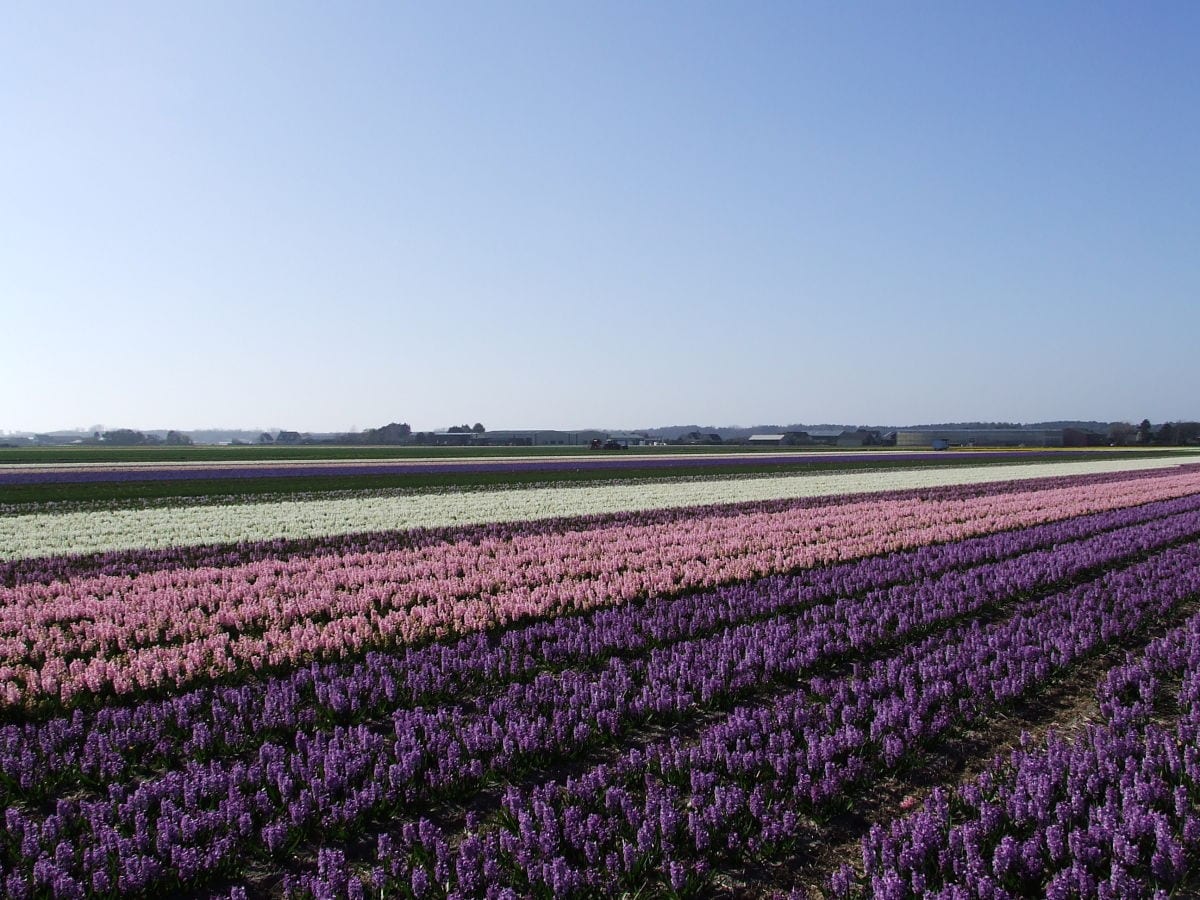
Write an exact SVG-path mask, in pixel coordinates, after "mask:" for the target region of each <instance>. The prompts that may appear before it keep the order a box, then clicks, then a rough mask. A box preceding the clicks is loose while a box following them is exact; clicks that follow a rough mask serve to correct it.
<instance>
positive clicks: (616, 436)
mask: <svg viewBox="0 0 1200 900" xmlns="http://www.w3.org/2000/svg"><path fill="white" fill-rule="evenodd" d="M605 440H609V441H616V442H617V443H618V444H622V445H624V446H626V447H645V446H648V445H650V444H653V443H655V441H654V439H653V438H649V437H647V436H646V435H644V434H638V433H637V432H635V431H610V432H609V433H608V436H607V437H606V438H605Z"/></svg>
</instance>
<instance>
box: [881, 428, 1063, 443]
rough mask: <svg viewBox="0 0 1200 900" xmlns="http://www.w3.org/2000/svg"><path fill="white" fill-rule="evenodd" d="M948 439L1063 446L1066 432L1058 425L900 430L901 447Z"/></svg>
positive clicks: (962, 441)
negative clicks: (1052, 426)
mask: <svg viewBox="0 0 1200 900" xmlns="http://www.w3.org/2000/svg"><path fill="white" fill-rule="evenodd" d="M934 441H945V442H946V443H947V445H948V446H951V447H1061V446H1062V445H1063V433H1062V431H1061V430H1060V429H1056V428H946V429H936V430H931V431H898V432H896V446H897V447H910V448H915V447H926V448H928V447H932V446H933V444H934Z"/></svg>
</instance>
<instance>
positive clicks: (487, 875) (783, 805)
mask: <svg viewBox="0 0 1200 900" xmlns="http://www.w3.org/2000/svg"><path fill="white" fill-rule="evenodd" d="M1198 592H1200V546H1197V545H1195V544H1191V545H1188V546H1186V547H1183V548H1178V549H1174V550H1170V551H1167V552H1165V553H1162V554H1159V555H1158V556H1155V557H1154V558H1152V559H1150V560H1148V561H1145V562H1143V563H1139V564H1136V565H1134V566H1132V567H1130V568H1128V569H1126V570H1122V571H1117V572H1112V573H1109V574H1108V575H1106V576H1105V577H1103V578H1102V579H1100V580H1099V581H1097V582H1094V583H1089V584H1085V585H1081V586H1079V587H1076V588H1073V589H1071V590H1068V591H1065V592H1063V593H1060V594H1057V595H1054V596H1052V597H1049V598H1046V599H1043V600H1038V601H1033V602H1030V603H1028V604H1026V605H1025V606H1023V607H1022V608H1021V609H1019V611H1018V613H1017V614H1016V615H1015V616H1014V617H1013V618H1011V619H1008V620H1005V621H1002V622H998V623H995V624H992V625H986V626H984V625H980V624H979V623H972V624H970V625H967V626H964V627H961V628H956V629H952V630H950V631H948V632H946V633H944V634H939V635H937V636H935V637H932V638H930V639H928V640H926V641H923V642H921V643H920V644H917V645H913V646H910V647H908V648H907V649H906V650H905V651H904V652H902V653H900V654H898V655H897V656H896V657H894V658H891V659H888V660H884V661H881V662H879V663H876V664H873V665H871V666H869V667H866V668H864V669H862V670H858V671H855V672H854V673H852V674H851V675H848V676H846V677H843V678H838V679H831V680H825V679H812V680H811V681H810V682H809V683H808V684H807V685H804V686H802V687H801V688H800V689H799V690H797V691H794V692H791V693H788V694H787V695H785V696H783V697H780V698H779V699H778V700H777V701H775V702H774V703H771V704H769V705H767V706H763V707H743V708H739V709H737V710H735V711H734V712H733V713H732V714H731V715H730V716H728V717H726V718H725V719H723V720H722V721H720V722H718V723H716V724H715V725H713V726H711V727H709V728H706V729H704V730H703V731H702V732H701V733H700V735H699V737H698V738H697V739H696V740H694V741H691V742H685V741H681V740H679V739H677V738H676V739H671V740H668V741H664V742H662V743H660V744H656V745H652V746H650V747H648V748H646V749H638V750H631V751H629V752H628V753H626V754H625V755H623V756H622V757H621V758H619V759H618V761H617V762H615V763H612V764H605V765H600V766H597V767H595V768H594V769H592V770H590V771H588V772H587V773H585V774H584V775H582V776H580V777H578V778H569V779H567V780H566V781H565V782H551V783H548V784H544V785H541V786H538V787H534V788H531V789H524V790H522V789H517V788H510V789H509V790H508V791H507V793H506V795H505V797H504V800H503V803H502V813H501V815H500V816H499V817H498V818H497V819H496V820H495V821H493V822H491V823H489V824H487V825H482V824H481V823H480V822H479V821H478V820H475V821H469V822H468V830H467V833H466V834H465V836H463V838H462V840H460V841H459V840H452V839H451V838H452V836H451V835H450V834H449V833H446V832H443V831H442V830H441V829H439V828H437V827H436V826H434V825H433V824H431V823H429V822H428V821H422V822H420V823H418V824H415V825H412V824H410V825H407V826H405V827H403V828H402V829H400V831H399V833H398V834H393V833H385V834H383V835H381V836H380V837H379V839H378V847H377V854H376V859H375V863H374V865H372V866H371V867H370V870H369V871H368V872H365V873H362V874H360V873H358V872H357V871H354V870H352V869H351V868H349V867H347V866H344V865H343V866H340V867H339V866H338V865H336V862H337V860H336V857H334V856H330V855H329V854H326V856H325V858H324V859H323V864H324V865H323V870H324V871H323V875H322V874H321V873H318V874H315V875H314V874H311V873H310V874H309V875H307V876H303V877H299V878H292V879H290V880H289V886H290V888H291V890H292V892H293V893H296V894H307V893H311V894H313V895H316V896H327V895H330V893H331V892H332V893H334V894H345V893H348V892H350V891H351V890H353V888H352V887H351V885H352V884H353V882H355V881H358V882H360V883H359V886H358V889H359V890H361V889H362V887H363V884H364V883H365V884H367V885H370V886H373V887H382V888H383V889H385V890H388V891H393V892H396V893H398V894H401V895H405V894H412V895H416V896H436V895H439V894H440V893H441V892H442V890H443V889H444V888H445V887H448V889H449V892H450V896H455V897H467V896H488V897H499V896H505V895H506V894H505V891H506V890H507V891H508V892H509V893H508V894H507V895H508V896H517V895H522V896H523V895H526V894H528V893H546V894H553V895H554V896H571V895H578V894H585V893H599V892H603V891H619V890H622V889H637V888H639V887H644V886H645V883H646V882H647V881H650V882H654V881H659V882H661V883H662V884H663V886H665V887H667V888H669V889H670V890H672V891H675V892H687V891H698V890H701V889H703V887H704V886H705V879H706V877H707V873H708V871H709V866H710V865H711V861H712V860H714V859H720V858H723V857H727V856H739V857H741V856H745V855H746V854H755V853H761V852H768V853H769V852H778V851H779V850H780V849H781V848H786V847H787V844H788V842H789V841H790V840H793V839H795V838H796V837H798V836H800V835H801V834H803V833H804V832H805V831H806V830H807V829H808V827H809V826H808V825H807V823H806V822H805V821H804V819H803V817H802V816H803V814H804V813H805V812H806V811H807V810H814V809H817V810H819V809H821V808H823V807H826V806H828V805H829V804H830V803H834V802H836V800H837V798H838V797H839V796H840V795H841V794H842V792H844V791H845V790H846V789H847V788H848V787H850V786H851V785H852V784H853V783H854V782H856V781H859V780H861V779H863V778H865V777H866V776H867V775H868V774H870V773H871V772H873V771H875V770H878V769H879V768H880V767H884V766H892V765H895V764H897V763H899V762H900V761H901V760H903V759H904V758H905V756H906V755H907V754H909V753H911V752H912V751H913V750H914V749H915V748H917V747H918V746H920V745H921V744H922V743H923V742H926V741H929V740H931V739H934V738H936V737H938V736H939V735H941V734H944V733H945V732H946V731H947V730H949V729H950V728H952V727H954V726H955V725H956V724H958V723H962V722H969V721H972V720H975V719H977V718H979V717H980V716H982V715H986V714H987V713H989V712H990V711H991V710H994V709H996V708H997V707H999V706H1000V705H1002V704H1004V703H1007V702H1009V701H1011V700H1013V699H1015V698H1017V697H1019V696H1021V695H1023V694H1025V693H1027V692H1029V691H1031V690H1033V689H1035V688H1037V687H1038V686H1040V685H1041V684H1044V683H1045V682H1046V681H1047V680H1048V679H1050V678H1052V677H1054V675H1055V674H1056V673H1057V672H1058V671H1060V670H1061V669H1063V668H1064V667H1067V666H1070V665H1071V664H1073V663H1075V662H1076V661H1078V660H1079V659H1081V658H1082V657H1084V656H1086V655H1087V654H1089V653H1091V652H1093V651H1094V650H1095V649H1097V648H1098V647H1100V646H1103V645H1104V644H1105V643H1109V642H1112V641H1117V640H1121V639H1123V638H1125V637H1127V636H1130V635H1132V634H1134V633H1135V632H1136V631H1137V630H1139V629H1140V628H1142V627H1144V626H1145V625H1147V624H1148V623H1150V622H1153V621H1154V620H1155V619H1156V618H1157V617H1159V616H1161V615H1163V614H1165V613H1166V612H1168V611H1169V610H1170V609H1171V608H1173V607H1174V606H1175V605H1176V604H1177V603H1179V602H1180V601H1182V600H1183V599H1185V598H1188V597H1191V596H1194V595H1196V594H1197V593H1198ZM364 880H365V881H364ZM513 892H515V894H514V893H513Z"/></svg>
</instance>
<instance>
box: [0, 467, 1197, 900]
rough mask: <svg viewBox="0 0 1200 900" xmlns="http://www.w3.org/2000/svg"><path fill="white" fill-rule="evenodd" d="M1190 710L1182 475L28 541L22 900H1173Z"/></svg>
mask: <svg viewBox="0 0 1200 900" xmlns="http://www.w3.org/2000/svg"><path fill="white" fill-rule="evenodd" d="M1181 462H1182V463H1184V464H1182V465H1181ZM181 477H182V476H181ZM0 490H2V489H0ZM1052 699H1054V701H1055V702H1053V703H1052V702H1051V700H1052ZM1198 701H1200V465H1196V464H1194V463H1190V458H1184V459H1182V460H1181V459H1180V458H1150V457H1147V458H1143V459H1108V460H1104V459H1096V460H1088V461H1059V462H1053V461H1049V460H1038V461H1036V462H1030V463H1024V464H1021V465H1016V464H1013V465H1008V464H992V465H987V466H984V465H980V466H971V465H957V466H954V467H952V468H942V469H930V468H921V469H897V470H894V471H892V470H888V471H878V472H852V473H828V472H820V473H813V474H809V475H798V474H797V475H792V474H789V475H784V476H771V477H755V478H738V479H715V478H714V479H689V480H686V481H673V482H654V481H651V482H645V483H639V484H629V483H622V482H614V483H608V484H605V483H596V484H588V485H584V486H575V487H563V486H553V487H529V488H520V489H517V488H510V489H495V490H487V491H463V492H442V493H426V494H412V495H408V496H378V497H372V496H364V497H350V498H344V497H343V498H331V499H319V498H318V499H303V500H294V501H273V502H250V503H239V504H232V503H230V504H222V503H219V502H217V503H213V502H209V503H205V504H196V505H186V504H181V503H174V504H166V505H157V506H149V507H147V508H144V509H134V508H131V509H113V508H106V507H103V506H97V507H96V508H94V509H86V508H84V509H72V510H70V511H64V512H54V511H53V510H37V511H31V512H12V513H9V514H5V515H0V806H3V808H4V830H3V832H2V834H0V895H2V896H10V897H87V896H100V897H126V896H190V897H281V896H287V897H298V898H307V897H317V898H326V897H368V896H371V897H374V896H387V897H390V896H396V897H463V898H466V897H512V898H515V897H528V896H533V897H607V896H622V895H627V896H630V897H643V898H650V897H679V896H722V895H723V896H731V897H732V896H741V897H745V896H780V897H787V896H789V895H790V896H794V897H805V896H828V897H873V896H877V897H896V898H901V897H919V896H938V897H964V898H966V897H996V898H1001V897H1042V896H1052V897H1064V898H1066V897H1093V896H1097V897H1141V896H1146V897H1151V896H1167V895H1169V894H1170V893H1172V892H1175V891H1177V890H1179V889H1181V888H1186V887H1192V886H1195V885H1196V884H1200V880H1198V873H1200V864H1198V860H1200V711H1198V709H1200V704H1198Z"/></svg>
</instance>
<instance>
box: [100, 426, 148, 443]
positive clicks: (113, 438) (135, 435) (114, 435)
mask: <svg viewBox="0 0 1200 900" xmlns="http://www.w3.org/2000/svg"><path fill="white" fill-rule="evenodd" d="M100 437H101V440H103V441H104V443H106V444H116V445H118V446H121V447H133V446H136V445H138V444H144V443H146V435H144V434H142V432H140V431H134V430H133V429H132V428H116V429H114V430H112V431H106V432H104V433H103V434H102V435H101V436H100Z"/></svg>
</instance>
